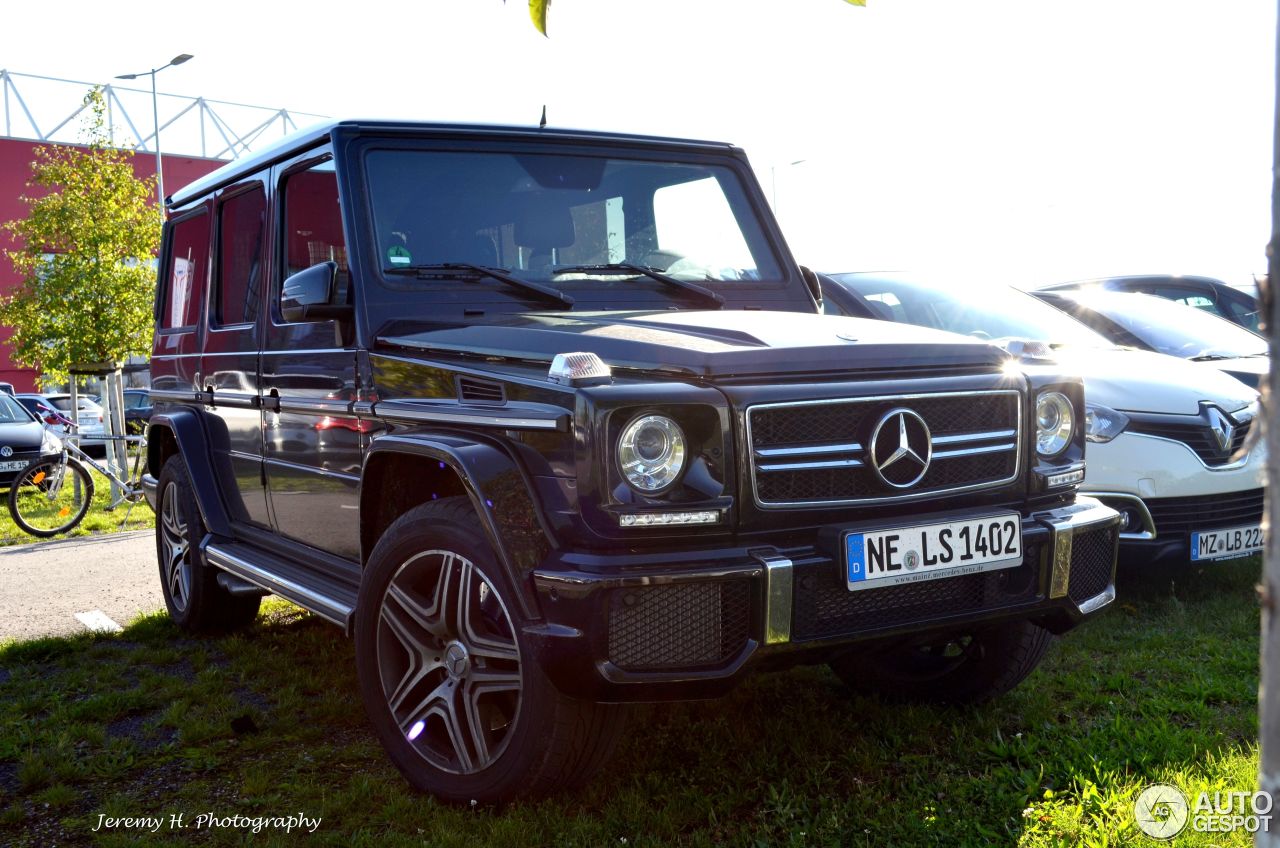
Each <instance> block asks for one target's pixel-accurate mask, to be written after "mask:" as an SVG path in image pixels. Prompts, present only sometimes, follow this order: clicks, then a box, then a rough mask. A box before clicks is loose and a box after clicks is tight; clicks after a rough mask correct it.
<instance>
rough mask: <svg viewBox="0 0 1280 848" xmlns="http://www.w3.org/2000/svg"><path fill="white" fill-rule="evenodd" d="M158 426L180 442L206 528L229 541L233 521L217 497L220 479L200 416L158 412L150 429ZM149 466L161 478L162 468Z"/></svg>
mask: <svg viewBox="0 0 1280 848" xmlns="http://www.w3.org/2000/svg"><path fill="white" fill-rule="evenodd" d="M158 427H165V428H167V429H168V430H169V432H171V433H173V437H174V441H176V442H177V443H178V452H179V453H180V454H182V459H183V461H184V462H186V464H187V473H188V474H190V475H191V486H192V488H193V489H194V490H195V495H196V503H197V504H198V505H199V507H200V517H201V518H203V519H204V526H205V527H206V528H207V529H208V531H209V532H210V533H213V534H214V535H217V536H226V537H227V538H230V537H231V536H232V532H231V521H230V519H229V518H228V516H227V509H226V506H225V505H224V504H223V503H222V498H221V496H220V495H219V494H218V492H219V489H218V479H217V476H216V475H215V474H214V469H213V462H212V460H211V458H210V456H211V454H210V451H209V439H208V436H207V434H206V433H205V431H204V425H203V423H201V421H200V416H199V415H197V414H196V412H195V411H194V410H190V409H181V408H179V409H169V410H165V411H164V412H159V411H157V412H155V413H153V414H152V416H151V428H152V430H154V429H155V428H158ZM150 459H151V457H148V460H150ZM148 464H149V465H150V466H151V471H152V473H153V474H154V475H155V476H156V477H159V476H160V471H161V469H160V468H158V467H156V465H155V464H151V463H148Z"/></svg>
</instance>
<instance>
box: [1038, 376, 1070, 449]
mask: <svg viewBox="0 0 1280 848" xmlns="http://www.w3.org/2000/svg"><path fill="white" fill-rule="evenodd" d="M1075 426H1076V420H1075V413H1074V412H1073V411H1072V409H1071V401H1069V400H1067V396H1066V395H1064V394H1062V393H1061V392H1043V393H1042V394H1041V395H1040V396H1039V397H1038V398H1036V451H1037V452H1038V453H1039V454H1040V455H1041V456H1057V455H1058V454H1060V453H1062V452H1063V451H1064V450H1066V448H1067V445H1069V444H1071V432H1072V431H1073V430H1074V429H1075Z"/></svg>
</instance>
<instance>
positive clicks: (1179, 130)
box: [0, 0, 1276, 285]
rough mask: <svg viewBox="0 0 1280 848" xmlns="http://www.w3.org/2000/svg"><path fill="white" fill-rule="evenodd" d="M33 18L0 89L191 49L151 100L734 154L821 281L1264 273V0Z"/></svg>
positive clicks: (420, 3) (589, 1) (798, 3)
mask: <svg viewBox="0 0 1280 848" xmlns="http://www.w3.org/2000/svg"><path fill="white" fill-rule="evenodd" d="M51 8H54V7H50V6H49V5H47V4H35V3H24V4H11V5H10V6H9V7H8V8H6V9H5V11H4V14H3V18H2V20H3V23H2V24H0V68H7V69H8V70H10V71H13V72H18V73H24V74H37V75H45V76H54V77H60V78H65V79H72V80H83V81H89V82H108V81H111V78H112V77H113V76H115V75H116V74H120V73H126V72H132V71H138V70H146V69H148V68H150V67H155V66H157V65H160V64H163V63H164V62H166V61H167V60H168V59H169V57H171V56H173V55H175V54H178V53H191V54H194V56H195V58H194V59H192V60H191V61H190V62H188V63H186V64H184V65H182V66H179V67H174V68H170V69H167V70H165V71H163V72H162V73H161V74H160V75H159V76H158V82H159V89H160V91H161V92H171V93H174V94H181V95H187V96H203V97H206V98H210V99H214V100H223V101H233V102H242V103H251V104H258V105H262V106H271V107H275V108H279V107H285V108H288V109H290V110H297V111H303V112H313V113H318V114H322V115H328V116H333V117H396V118H416V119H425V120H435V121H453V120H457V121H483V122H494V123H507V124H536V122H537V120H538V118H539V116H540V115H541V111H542V108H543V106H544V105H545V106H546V109H547V119H548V123H549V124H550V125H553V126H560V127H576V128H589V129H603V130H619V131H628V132H641V133H648V134H658V135H673V136H684V137H693V138H709V139H715V140H721V141H729V142H733V143H735V144H738V145H740V146H741V147H743V148H744V149H745V150H746V151H747V154H748V156H749V157H750V159H751V162H752V165H753V166H754V168H755V170H756V173H757V175H758V176H759V178H760V181H761V183H762V185H763V187H764V191H765V193H766V196H768V197H769V198H770V199H771V200H772V201H773V202H774V205H775V211H776V214H777V215H778V218H779V221H780V223H781V225H782V228H783V231H784V233H785V234H786V236H787V240H788V243H789V244H790V246H791V249H792V252H793V254H795V256H796V258H797V259H798V260H799V261H801V262H802V263H804V264H807V265H810V266H811V267H813V268H815V269H817V270H821V271H832V272H835V271H849V270H888V269H898V270H902V269H917V270H918V269H929V270H933V271H935V272H950V271H952V270H956V271H963V272H964V273H965V274H967V275H975V274H977V275H985V276H990V277H992V278H993V279H1001V280H1007V281H1010V282H1015V283H1021V284H1028V285H1031V284H1035V283H1039V282H1049V281H1053V280H1058V279H1074V278H1080V277H1086V276H1096V275H1105V274H1120V273H1161V272H1170V273H1186V274H1206V275H1209V276H1217V277H1219V278H1222V279H1225V280H1228V281H1229V282H1233V283H1244V282H1247V281H1248V280H1249V279H1250V278H1251V275H1252V274H1253V273H1255V272H1256V273H1261V272H1262V271H1265V268H1266V260H1265V254H1264V247H1265V244H1266V242H1267V240H1268V238H1269V235H1270V232H1271V221H1270V193H1271V165H1272V157H1273V136H1274V128H1275V116H1274V111H1275V78H1276V58H1275V44H1276V4H1275V2H1273V0H1228V2H1220V3H1204V2H1202V0H1200V2H1189V1H1188V0H1075V2H1071V3H1063V2H1047V0H984V2H980V3H963V2H959V1H958V0H868V6H867V7H866V8H858V7H855V6H852V5H849V4H847V3H845V2H843V1H842V0H773V2H766V1H765V0H554V2H553V3H552V5H551V10H550V16H549V26H548V31H549V35H550V37H549V38H544V37H543V36H542V35H541V34H539V33H538V32H537V31H536V30H535V29H534V28H533V26H532V25H531V24H530V21H529V17H528V13H527V10H526V5H525V3H523V2H521V0H508V2H506V3H503V2H501V0H416V2H390V0H364V2H361V3H358V4H351V3H342V4H339V3H333V2H329V0H315V2H312V3H309V4H306V5H303V6H299V5H296V4H285V3H270V2H261V0H259V2H252V3H250V2H242V0H221V2H219V3H217V4H212V5H210V4H200V5H197V4H194V3H183V2H167V3H157V2H150V0H143V1H142V2H131V3H127V4H105V3H102V2H100V0H97V2H83V0H64V2H60V3H58V4H56V8H57V11H58V16H59V17H60V18H61V19H62V20H63V21H64V22H66V23H63V24H62V25H61V26H60V28H58V29H57V30H56V31H54V30H51V27H50V23H49V21H48V18H47V16H48V14H49V13H48V10H49V9H51ZM24 34H39V35H38V36H36V35H31V36H28V35H24ZM145 84H146V83H145V82H144V83H143V85H145ZM126 85H128V83H126ZM162 104H163V100H162ZM165 119H166V115H165V114H164V109H163V105H162V110H161V120H162V122H163V121H164V120H165ZM174 188H176V187H174ZM166 189H167V190H170V191H171V190H172V189H171V187H168V186H166Z"/></svg>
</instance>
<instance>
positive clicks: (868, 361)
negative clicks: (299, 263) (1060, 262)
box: [378, 310, 1008, 378]
mask: <svg viewBox="0 0 1280 848" xmlns="http://www.w3.org/2000/svg"><path fill="white" fill-rule="evenodd" d="M378 342H379V343H380V344H382V345H387V346H394V347H400V348H410V349H416V350H422V351H430V352H434V353H455V354H470V355H475V356H484V357H491V358H492V357H500V358H506V359H512V360H524V361H529V360H535V361H547V362H550V361H551V359H552V358H553V357H554V356H555V355H556V354H557V353H571V352H575V351H589V352H592V353H595V354H597V355H598V356H600V358H601V359H603V360H604V361H605V362H607V363H608V364H609V365H610V366H612V367H614V368H632V369H639V370H643V371H661V372H671V373H676V374H690V375H695V376H699V377H706V378H716V377H741V376H751V375H774V374H788V373H791V374H799V373H808V374H813V373H835V372H841V373H847V372H850V371H857V370H864V369H867V370H869V369H911V368H921V367H941V366H946V367H947V368H949V369H954V368H958V367H960V368H962V367H972V368H988V367H989V368H998V367H999V366H1000V364H1001V363H1002V362H1004V361H1005V360H1007V359H1008V355H1007V354H1006V353H1005V352H1004V351H1002V350H1000V349H999V348H996V347H994V346H992V345H989V344H986V343H985V342H983V341H981V340H978V339H968V338H965V337H964V336H957V335H955V334H952V333H944V332H940V331H937V330H930V329H927V328H924V327H912V326H906V325H903V324H894V323H890V322H887V321H875V320H869V319H862V318H843V317H836V316H829V315H816V314H808V313H799V312H766V311H729V310H726V311H717V312H699V311H688V312H672V311H662V312H651V311H645V312H595V313H592V312H583V313H577V312H574V313H569V314H565V313H523V314H520V315H512V316H510V317H505V318H501V319H498V320H496V321H490V322H486V323H477V324H467V325H464V326H457V325H449V326H443V327H435V328H426V329H424V328H422V325H421V324H417V325H416V326H413V325H411V326H403V327H400V328H397V327H395V326H390V327H387V328H385V329H384V331H383V332H382V333H380V334H379V335H378Z"/></svg>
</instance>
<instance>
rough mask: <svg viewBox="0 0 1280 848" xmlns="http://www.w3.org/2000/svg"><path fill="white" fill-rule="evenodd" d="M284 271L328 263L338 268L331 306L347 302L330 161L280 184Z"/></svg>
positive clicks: (346, 278)
mask: <svg viewBox="0 0 1280 848" xmlns="http://www.w3.org/2000/svg"><path fill="white" fill-rule="evenodd" d="M284 226H285V245H284V249H285V262H284V265H285V269H284V279H287V278H288V277H289V276H290V275H291V274H296V273H297V272H299V271H302V270H305V269H307V268H310V267H311V266H312V265H318V264H319V263H321V262H329V261H332V262H334V263H336V264H337V266H338V280H337V286H336V287H335V291H334V303H348V302H349V300H348V288H349V287H350V283H351V272H350V270H349V269H348V267H347V243H346V239H345V237H344V236H343V232H342V208H341V206H339V202H338V176H337V174H336V173H335V172H334V170H333V162H332V161H328V160H326V161H324V162H320V163H319V164H316V165H313V166H311V167H310V168H308V169H307V170H305V171H301V172H299V173H296V174H293V175H291V176H289V177H288V178H287V180H286V181H285V184H284Z"/></svg>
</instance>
